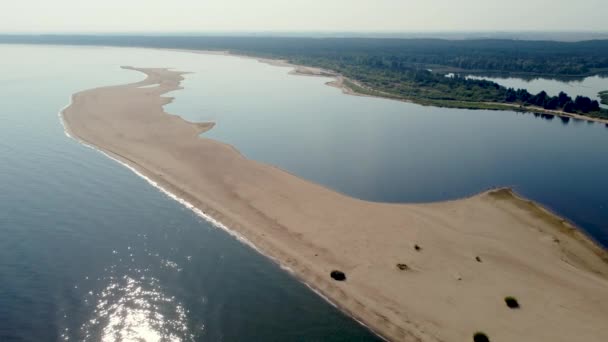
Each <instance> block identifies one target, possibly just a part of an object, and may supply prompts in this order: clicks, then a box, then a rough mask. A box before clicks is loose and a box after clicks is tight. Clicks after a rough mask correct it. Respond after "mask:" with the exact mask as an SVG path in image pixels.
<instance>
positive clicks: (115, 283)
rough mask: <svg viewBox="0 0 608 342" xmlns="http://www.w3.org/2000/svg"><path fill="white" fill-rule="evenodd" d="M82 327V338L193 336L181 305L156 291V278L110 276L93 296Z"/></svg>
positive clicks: (155, 340)
mask: <svg viewBox="0 0 608 342" xmlns="http://www.w3.org/2000/svg"><path fill="white" fill-rule="evenodd" d="M143 280H145V282H143ZM83 330H84V334H85V339H86V340H95V341H99V340H101V341H103V342H110V341H125V342H130V341H133V342H141V341H146V342H165V341H168V342H169V341H170V342H178V341H190V340H192V339H193V337H192V335H189V334H188V328H187V325H186V313H185V310H184V308H183V307H182V306H181V305H179V304H178V303H175V299H174V298H173V297H167V296H166V295H164V294H163V293H162V292H161V291H160V289H159V285H158V281H156V280H155V279H151V280H150V279H145V278H143V277H142V279H141V280H136V279H133V278H131V277H128V276H124V277H122V278H114V277H111V283H110V284H109V285H108V286H107V287H106V288H105V289H104V290H103V291H101V293H99V295H98V298H97V299H96V307H95V311H94V313H93V318H92V319H90V320H89V321H88V322H87V323H86V324H85V325H84V326H83Z"/></svg>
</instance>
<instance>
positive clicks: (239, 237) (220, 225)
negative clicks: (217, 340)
mask: <svg viewBox="0 0 608 342" xmlns="http://www.w3.org/2000/svg"><path fill="white" fill-rule="evenodd" d="M71 105H72V98H70V102H69V103H68V104H67V105H66V106H65V107H63V108H62V109H61V110H60V111H59V113H58V116H59V121H60V122H61V125H62V126H63V133H64V134H65V136H66V137H68V138H70V139H74V140H75V141H76V142H78V143H80V144H81V145H83V146H85V147H88V148H90V149H92V150H94V151H97V152H99V153H101V154H103V155H104V156H106V157H108V158H110V159H111V160H113V161H115V162H117V163H119V164H121V165H122V166H124V167H126V168H127V169H129V170H130V171H131V172H133V173H134V174H136V175H137V176H139V177H141V178H143V179H144V180H145V181H146V182H148V183H149V184H150V185H152V186H153V187H155V188H156V189H158V190H160V192H161V193H163V194H164V195H166V196H167V197H169V198H171V199H172V200H174V201H177V202H178V203H180V204H181V205H183V206H184V207H186V208H187V209H190V210H191V211H192V212H194V213H195V214H196V215H197V216H199V217H201V218H202V219H204V220H205V221H207V222H209V223H211V225H212V226H214V227H216V228H219V229H222V230H223V231H225V232H227V233H228V234H229V235H231V236H233V237H235V238H236V239H237V240H238V241H240V242H241V243H243V244H245V245H247V246H249V247H251V248H252V249H253V250H255V251H256V252H258V253H260V254H261V255H263V256H265V257H267V258H269V259H270V260H272V261H273V262H274V263H275V264H277V265H279V267H280V268H281V269H283V270H285V271H287V272H289V274H291V275H293V276H296V274H295V272H294V271H293V269H291V268H289V267H288V266H285V265H283V264H282V263H281V262H279V260H277V259H276V258H274V257H272V256H270V255H267V254H265V253H264V252H262V251H261V250H260V249H259V248H258V247H256V246H255V245H254V244H253V243H252V242H251V241H249V240H248V239H247V238H245V237H244V236H243V235H241V234H239V233H237V232H236V231H234V230H231V229H230V228H228V227H227V226H226V225H224V224H223V223H221V222H220V221H218V220H216V219H215V218H213V217H211V216H210V215H209V214H206V213H204V212H203V211H202V210H200V209H199V208H197V207H196V206H194V205H193V204H192V203H190V202H188V201H186V200H185V199H183V198H181V197H179V196H177V195H175V194H174V193H172V192H170V191H169V190H167V189H165V188H163V187H162V186H160V185H159V184H158V183H157V182H155V181H154V180H152V179H150V178H148V177H147V176H146V175H144V174H143V173H141V172H140V171H139V170H137V169H136V168H135V167H133V166H131V165H129V164H127V163H125V162H123V161H122V160H120V159H118V158H115V157H113V156H112V155H110V154H108V153H106V152H104V151H102V150H100V149H98V148H97V147H95V146H93V145H90V144H88V143H86V142H84V141H82V140H81V139H78V138H76V137H74V136H72V135H71V134H70V131H69V129H68V127H67V125H66V123H65V120H64V118H63V112H64V111H65V110H66V109H67V108H68V107H69V106H71ZM298 279H299V278H298ZM299 280H300V281H301V282H302V283H303V284H304V285H306V287H308V288H309V289H310V290H312V291H313V292H314V293H315V294H317V295H318V296H319V297H321V298H322V299H323V300H325V301H326V302H327V303H329V304H330V305H332V306H333V307H335V308H337V309H339V308H340V307H339V306H338V305H337V304H336V303H334V302H333V301H332V300H330V299H329V298H328V297H326V296H325V295H324V294H323V293H321V292H320V291H318V290H317V289H315V288H314V287H313V286H312V285H310V284H309V283H307V282H306V281H303V280H301V279H299ZM349 316H350V317H351V318H352V319H354V320H355V321H356V322H357V323H359V324H361V325H362V326H364V327H366V328H368V329H370V328H369V326H368V325H367V324H365V323H363V322H362V321H360V320H358V319H357V318H355V317H354V316H352V315H349ZM370 331H372V330H371V329H370ZM372 332H373V331H372ZM376 335H377V336H378V337H380V338H381V339H383V340H385V341H386V339H385V338H384V337H383V336H380V335H378V334H376Z"/></svg>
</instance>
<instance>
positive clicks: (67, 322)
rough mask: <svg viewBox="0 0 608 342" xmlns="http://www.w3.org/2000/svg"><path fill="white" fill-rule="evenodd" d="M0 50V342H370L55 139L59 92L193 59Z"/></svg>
mask: <svg viewBox="0 0 608 342" xmlns="http://www.w3.org/2000/svg"><path fill="white" fill-rule="evenodd" d="M0 55H1V56H3V61H2V62H3V63H2V64H1V65H0V92H1V93H2V94H3V97H2V101H0V118H1V121H0V341H3V342H5V341H57V340H69V341H83V340H84V341H117V340H124V341H140V340H141V339H143V340H147V341H242V340H252V341H292V340H301V341H304V340H306V341H321V340H323V341H325V340H333V341H353V340H355V341H357V340H359V341H368V340H376V338H375V337H374V336H373V335H372V334H371V333H370V332H368V331H367V330H366V329H365V328H363V327H362V326H360V325H358V324H357V323H356V322H354V321H353V320H351V319H349V318H348V317H346V316H344V315H343V314H342V313H340V312H339V311H338V310H337V309H335V308H333V307H332V306H330V305H329V304H327V303H325V302H324V301H322V300H321V299H320V298H319V297H318V296H317V295H315V294H314V293H313V292H312V291H310V290H309V289H308V288H307V287H306V286H304V285H302V284H300V283H298V282H297V281H296V280H295V279H293V278H292V277H291V276H289V275H288V274H287V273H286V272H284V271H282V270H281V269H280V268H279V267H278V266H276V265H274V264H273V263H271V262H270V261H268V260H267V259H266V258H264V257H262V256H260V255H259V254H257V253H256V252H254V251H253V250H251V249H250V248H248V247H246V246H243V245H242V244H240V243H238V242H237V241H236V240H235V239H233V238H231V237H230V236H228V235H227V234H225V233H224V232H222V231H219V230H217V229H215V228H213V227H211V226H210V225H209V224H208V223H206V222H204V221H202V220H201V219H199V218H198V217H197V216H195V215H194V214H193V213H192V212H190V211H188V210H186V209H184V208H183V207H182V206H181V205H179V204H178V203H176V202H174V201H172V200H170V199H168V198H167V197H166V196H164V195H163V194H161V193H160V192H159V191H157V190H156V189H154V188H153V187H151V186H149V185H148V184H147V183H146V182H145V181H144V180H142V179H140V178H138V177H137V176H135V175H134V174H132V173H131V172H130V171H128V170H127V169H125V168H124V167H122V166H120V165H119V164H117V163H115V162H113V161H111V160H109V159H107V158H105V157H103V156H102V155H101V154H99V153H98V152H96V151H94V150H92V149H89V148H86V147H84V146H82V145H79V144H78V143H76V142H75V141H73V140H71V139H68V138H67V137H65V135H64V134H63V129H62V127H61V125H60V122H59V120H58V117H57V112H58V111H59V110H60V109H61V108H62V107H64V106H65V105H66V104H67V103H68V99H69V96H70V95H71V94H72V93H74V92H76V91H79V90H82V89H86V88H91V87H97V86H100V85H109V84H116V83H124V82H130V81H135V80H138V79H140V78H141V75H138V74H137V73H130V72H125V71H123V70H120V69H119V68H118V67H119V66H120V65H125V64H133V65H143V66H176V67H179V66H181V65H185V66H187V65H188V63H198V62H199V61H198V56H195V55H187V54H178V53H169V52H166V53H161V52H158V53H157V52H154V51H146V50H126V49H102V48H67V47H66V48H60V47H17V46H0ZM173 63H175V64H173ZM180 63H182V64H181V65H180Z"/></svg>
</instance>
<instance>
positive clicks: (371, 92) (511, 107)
mask: <svg viewBox="0 0 608 342" xmlns="http://www.w3.org/2000/svg"><path fill="white" fill-rule="evenodd" d="M146 49H147V48H146ZM149 49H154V50H164V49H158V48H149ZM169 50H170V51H179V52H189V53H200V54H211V55H223V56H233V57H239V58H248V59H254V60H257V61H259V62H261V63H266V64H269V65H273V66H279V67H290V68H292V70H291V71H290V72H289V73H290V74H292V75H299V76H317V77H329V78H333V79H334V80H333V81H331V82H327V83H326V84H327V85H328V86H332V87H336V88H338V89H341V90H342V92H343V93H345V94H348V95H355V96H365V97H376V98H384V99H390V100H396V101H401V102H407V103H416V104H419V105H423V106H432V107H442V108H456V109H472V110H479V109H485V110H505V111H515V112H527V113H534V114H545V115H551V116H557V117H563V118H571V119H575V120H585V121H592V122H598V123H604V124H606V125H608V118H602V117H596V116H589V115H583V114H578V113H568V112H564V111H561V110H551V109H544V108H542V107H538V106H522V105H520V104H517V103H502V102H464V101H448V100H431V99H420V98H412V99H408V98H403V97H397V96H395V95H393V94H390V93H385V92H382V91H379V90H376V89H373V88H369V87H367V86H365V85H363V84H361V83H360V82H357V81H356V80H353V79H350V78H348V77H345V76H343V75H340V74H339V73H336V72H334V71H332V70H327V69H323V68H317V67H311V66H307V65H300V64H293V63H290V62H288V61H286V60H282V59H271V58H262V57H256V56H248V55H241V54H235V53H232V52H230V51H215V50H187V49H169Z"/></svg>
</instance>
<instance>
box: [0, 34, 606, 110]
mask: <svg viewBox="0 0 608 342" xmlns="http://www.w3.org/2000/svg"><path fill="white" fill-rule="evenodd" d="M0 43H28V44H69V45H106V46H130V47H155V48H171V49H191V50H227V51H231V52H233V53H238V54H245V55H250V56H256V57H267V58H279V59H286V60H288V61H290V62H292V63H295V64H302V65H307V66H314V67H321V68H324V69H328V70H331V71H334V72H336V73H339V74H342V75H344V76H345V77H347V78H348V79H351V80H353V81H354V82H349V83H348V84H347V85H348V86H349V87H351V88H352V89H353V90H355V91H357V92H361V93H366V94H373V95H378V96H384V97H391V98H398V99H405V100H411V101H414V102H417V103H421V104H426V105H436V106H445V107H459V108H480V109H481V108H484V109H511V110H513V109H515V108H516V109H520V110H530V111H540V109H545V110H563V111H565V112H569V113H580V114H584V115H588V116H601V117H608V111H607V110H605V109H602V108H600V106H599V103H598V101H596V100H591V99H589V98H587V97H581V96H577V97H575V98H572V97H570V96H569V95H567V94H565V93H560V94H559V95H558V96H549V95H547V93H546V92H540V93H538V94H530V93H528V92H527V91H526V90H522V89H507V88H505V87H503V86H500V85H498V84H496V83H494V82H491V81H485V80H475V79H467V78H465V77H461V76H458V75H459V74H471V73H507V74H510V75H522V76H546V77H573V76H577V77H582V76H587V75H595V74H601V73H608V40H592V41H582V42H555V41H524V40H500V39H475V40H442V39H393V38H390V39H389V38H386V39H375V38H295V37H291V38H281V37H209V36H181V37H177V36H128V35H115V36H95V35H72V36H70V35H0ZM446 74H452V75H453V76H452V77H446ZM607 97H608V93H606V92H604V93H603V95H602V99H603V101H604V102H606V101H608V99H607ZM514 107H515V108H514Z"/></svg>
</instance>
